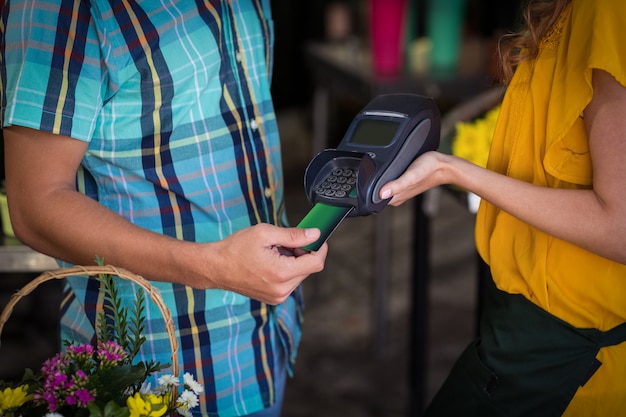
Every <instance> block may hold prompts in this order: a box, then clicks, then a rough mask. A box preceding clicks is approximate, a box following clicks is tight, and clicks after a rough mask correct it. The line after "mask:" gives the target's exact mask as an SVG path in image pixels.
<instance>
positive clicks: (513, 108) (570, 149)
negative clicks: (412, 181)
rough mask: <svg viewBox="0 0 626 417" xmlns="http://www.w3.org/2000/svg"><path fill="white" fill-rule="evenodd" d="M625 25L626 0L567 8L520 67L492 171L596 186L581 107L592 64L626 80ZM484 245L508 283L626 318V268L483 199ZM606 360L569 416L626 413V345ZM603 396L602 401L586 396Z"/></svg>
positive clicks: (576, 321)
mask: <svg viewBox="0 0 626 417" xmlns="http://www.w3.org/2000/svg"><path fill="white" fill-rule="evenodd" d="M624 31H626V2H625V1H624V0H574V1H573V2H572V4H570V5H569V6H568V8H567V9H566V10H565V12H564V14H563V16H562V17H561V19H560V21H559V22H558V24H557V25H555V27H554V28H553V29H552V30H551V31H550V33H549V34H548V35H547V36H546V37H545V39H544V40H543V41H542V43H541V45H540V52H539V56H538V58H537V59H536V60H535V62H533V63H524V64H522V65H520V66H519V67H518V69H517V71H516V74H515V76H514V78H513V80H512V82H511V83H510V85H509V87H508V88H507V93H506V95H505V98H504V101H503V103H502V109H501V111H500V117H499V120H498V124H497V126H496V131H495V134H494V138H493V143H492V147H491V151H490V156H489V162H488V168H489V169H491V170H494V171H497V172H500V173H503V174H506V175H508V176H511V177H514V178H518V179H521V180H524V181H527V182H529V183H533V184H536V185H540V186H546V187H553V188H590V187H591V186H592V183H593V173H592V165H591V157H590V154H589V147H588V138H587V134H586V131H585V127H584V123H583V119H582V113H583V110H584V109H585V107H586V106H587V104H588V103H589V102H590V100H591V98H592V95H593V90H592V84H591V73H592V69H593V68H598V69H603V70H605V71H607V72H608V73H610V74H612V75H613V76H614V77H615V78H616V79H617V80H618V82H620V83H621V84H622V85H626V36H625V34H624V33H625V32H624ZM624 140H626V138H624ZM625 180H626V179H625ZM476 244H477V247H478V250H479V252H480V254H481V256H482V257H483V259H484V260H485V261H486V262H487V263H488V264H489V265H490V267H491V271H492V274H493V277H494V280H495V282H496V284H497V286H498V287H499V288H500V289H502V290H504V291H507V292H509V293H519V294H523V295H524V296H526V297H527V298H528V299H529V300H531V301H532V302H534V303H535V304H537V305H539V306H540V307H542V308H543V309H545V310H547V311H549V312H550V313H552V314H554V315H555V316H557V317H560V318H561V319H563V320H565V321H567V322H569V323H571V324H572V325H574V326H576V327H581V328H589V327H592V328H597V329H600V330H604V331H605V330H608V329H611V328H613V327H614V326H616V325H618V324H620V323H622V322H624V321H626V265H622V264H618V263H616V262H613V261H610V260H608V259H606V258H603V257H600V256H598V255H595V254H593V253H591V252H589V251H586V250H584V249H582V248H580V247H578V246H575V245H573V244H570V243H567V242H565V241H562V240H560V239H557V238H555V237H553V236H550V235H548V234H546V233H543V232H541V231H539V230H537V229H535V228H533V227H531V226H529V225H528V224H526V223H524V222H522V221H520V220H518V219H516V218H515V217H513V216H511V215H509V214H507V213H505V212H503V211H501V210H499V209H497V208H496V207H494V206H493V205H491V204H489V203H487V202H485V201H483V202H482V203H481V207H480V210H479V212H478V215H477V223H476ZM598 359H599V360H600V361H601V362H602V363H603V366H601V367H600V369H599V370H598V371H597V372H596V374H595V375H594V376H593V378H591V380H590V381H589V382H587V383H586V384H585V386H583V387H582V388H580V389H579V390H578V393H577V394H576V398H574V400H573V401H572V403H571V404H570V407H569V408H568V411H567V413H566V414H565V415H568V416H574V415H576V416H579V415H580V416H591V415H594V416H611V415H612V416H615V415H620V413H624V412H625V411H624V410H626V343H622V344H621V345H618V346H615V347H609V348H604V349H602V351H601V352H600V355H599V356H598ZM598 397H601V398H602V401H587V400H586V399H587V398H598ZM598 403H599V404H598ZM598 407H601V409H599V408H598Z"/></svg>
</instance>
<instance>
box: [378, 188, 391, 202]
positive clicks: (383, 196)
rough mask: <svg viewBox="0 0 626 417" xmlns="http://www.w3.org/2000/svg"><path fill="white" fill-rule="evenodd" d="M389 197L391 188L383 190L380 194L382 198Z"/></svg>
mask: <svg viewBox="0 0 626 417" xmlns="http://www.w3.org/2000/svg"><path fill="white" fill-rule="evenodd" d="M389 197H391V190H389V189H387V190H383V192H382V193H381V195H380V198H382V199H383V200H386V199H387V198H389Z"/></svg>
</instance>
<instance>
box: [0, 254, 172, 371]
mask: <svg viewBox="0 0 626 417" xmlns="http://www.w3.org/2000/svg"><path fill="white" fill-rule="evenodd" d="M99 274H112V275H115V276H118V277H120V278H123V279H127V280H129V281H133V282H135V283H136V284H138V285H139V286H141V287H142V288H143V289H144V290H145V291H146V292H147V293H148V294H149V295H150V298H151V299H152V302H154V304H156V306H157V307H158V308H159V310H160V311H161V315H162V316H163V320H164V321H165V329H166V330H167V335H168V337H169V342H170V347H171V349H172V354H171V361H172V373H173V374H174V375H178V374H179V373H180V371H179V365H178V340H177V339H176V333H175V329H174V321H173V320H172V314H171V312H170V310H169V308H167V306H166V305H165V302H164V301H163V298H162V297H161V295H160V294H159V292H158V290H157V289H156V288H153V287H152V285H150V282H148V280H146V279H145V278H143V277H141V276H139V275H136V274H133V273H132V272H130V271H127V270H125V269H122V268H117V267H114V266H111V265H105V266H74V267H71V268H62V269H56V270H54V271H47V272H44V273H42V274H41V275H39V276H38V277H37V278H35V279H34V280H32V281H30V282H29V283H28V284H26V285H24V286H23V287H22V288H21V289H19V290H18V291H17V292H16V293H15V294H13V295H12V296H11V299H10V300H9V302H8V303H7V305H6V306H5V307H4V309H3V310H2V314H0V335H2V329H3V328H4V324H5V323H6V322H7V321H8V319H9V317H10V316H11V313H12V312H13V307H15V305H16V304H17V302H18V301H19V300H21V299H22V298H23V297H25V296H27V295H28V294H30V293H31V292H32V291H33V290H34V289H35V288H37V287H38V286H39V285H40V284H42V283H44V282H47V281H51V280H53V279H63V278H66V277H69V276H76V275H87V276H95V275H99Z"/></svg>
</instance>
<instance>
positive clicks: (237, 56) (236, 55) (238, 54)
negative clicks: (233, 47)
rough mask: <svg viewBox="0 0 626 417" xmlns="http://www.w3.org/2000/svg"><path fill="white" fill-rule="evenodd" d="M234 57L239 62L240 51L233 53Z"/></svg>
mask: <svg viewBox="0 0 626 417" xmlns="http://www.w3.org/2000/svg"><path fill="white" fill-rule="evenodd" d="M235 59H236V60H237V62H241V52H237V53H236V54H235Z"/></svg>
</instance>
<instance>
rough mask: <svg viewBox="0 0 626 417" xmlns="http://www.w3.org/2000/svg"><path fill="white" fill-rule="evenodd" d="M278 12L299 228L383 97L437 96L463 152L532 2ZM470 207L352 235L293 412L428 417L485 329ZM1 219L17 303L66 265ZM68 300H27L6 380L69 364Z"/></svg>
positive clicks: (463, 0) (278, 82)
mask: <svg viewBox="0 0 626 417" xmlns="http://www.w3.org/2000/svg"><path fill="white" fill-rule="evenodd" d="M272 5H273V19H274V25H275V34H276V37H275V59H274V78H273V84H272V88H273V94H274V100H275V106H276V114H277V119H278V123H279V129H280V132H281V136H282V143H283V152H284V154H283V155H284V160H283V163H284V169H285V187H286V205H287V211H288V215H289V219H290V222H291V223H292V224H297V223H298V222H299V221H300V220H301V219H302V217H304V215H305V214H306V213H307V211H308V210H309V208H310V205H309V203H308V201H307V199H306V197H305V194H304V189H303V175H304V169H305V167H306V165H307V163H308V162H309V160H310V159H311V158H312V157H313V156H314V155H315V154H316V153H317V152H318V151H320V150H322V149H324V148H325V147H334V146H335V145H336V144H337V143H338V142H339V141H340V140H341V138H342V137H343V134H344V132H345V130H346V128H347V126H348V124H349V123H350V121H351V120H352V118H353V117H354V115H355V114H356V113H357V112H358V111H359V110H360V109H361V108H362V107H363V106H364V105H365V104H366V103H367V102H368V101H369V100H370V99H371V98H373V97H374V96H376V95H378V94H383V93H390V92H408V93H415V94H421V95H427V96H430V97H433V98H434V99H435V100H436V102H437V104H438V105H439V107H440V110H441V112H442V117H443V124H442V130H443V136H444V137H443V142H442V150H449V149H450V143H449V142H450V141H451V140H453V138H454V125H455V123H456V122H457V121H459V120H469V119H471V118H473V117H477V116H480V115H481V114H482V113H483V112H484V111H485V110H487V109H488V108H489V107H491V106H493V105H495V104H496V102H497V95H495V96H494V93H493V92H494V90H499V86H498V83H497V76H498V70H497V57H496V54H497V49H496V45H497V39H498V38H499V37H500V36H501V35H502V34H503V33H506V32H509V31H511V30H513V29H514V28H515V27H516V25H517V19H518V15H519V9H520V7H521V5H522V1H521V0H510V1H498V0H318V1H314V2H298V1H290V0H272ZM496 92H497V91H496ZM494 97H495V99H494ZM0 139H1V137H0ZM3 160H4V158H2V161H3ZM1 168H2V173H3V172H4V169H3V166H2V167H1ZM2 175H4V174H2ZM3 178H4V177H3ZM1 197H2V193H1V192H0V203H2V199H1ZM468 198H469V196H468V195H467V194H466V193H464V192H463V191H462V190H454V189H448V188H442V189H435V190H432V191H429V192H428V193H426V194H425V195H423V196H420V197H419V198H416V199H415V201H411V202H408V203H406V204H404V205H403V206H401V207H389V208H387V209H385V210H384V211H383V212H382V213H380V214H378V215H375V216H368V217H360V218H349V219H347V220H345V221H344V222H343V223H342V224H341V225H340V226H339V228H338V229H337V230H336V231H335V233H334V234H333V235H332V237H331V239H330V241H329V244H330V253H329V256H328V260H327V263H326V268H325V270H324V271H323V272H321V273H319V274H317V275H315V276H312V277H310V278H309V279H308V280H307V281H305V283H304V287H305V294H306V313H305V324H304V332H303V340H302V344H301V347H300V351H299V359H298V362H297V364H296V369H295V375H294V378H292V379H290V380H289V382H288V385H287V391H286V395H285V405H284V413H283V415H284V416H286V417H309V416H310V417H313V416H318V415H324V416H325V417H335V416H336V417H339V416H341V417H370V416H372V417H374V416H390V417H392V416H393V417H395V416H419V415H420V414H421V411H422V410H423V407H424V406H425V405H426V404H427V403H428V401H429V400H430V398H432V396H433V395H434V393H435V392H436V390H437V389H438V387H439V386H440V385H441V383H442V382H443V379H444V378H445V376H446V374H447V372H448V371H449V369H450V367H451V366H452V364H453V363H454V360H455V359H456V357H457V356H458V355H459V354H460V353H461V351H462V350H463V349H464V348H465V346H466V344H467V343H468V342H469V341H470V340H471V339H472V337H473V336H474V333H475V328H476V326H475V323H476V317H477V312H478V310H479V308H480V296H479V294H480V282H481V280H482V279H484V277H485V270H484V265H482V263H481V262H479V260H478V257H477V255H476V252H475V248H474V242H473V226H474V211H473V209H472V205H470V204H468ZM0 214H1V213H0ZM1 221H2V223H3V230H4V236H3V239H2V241H3V245H2V246H0V274H1V275H2V276H1V277H0V307H3V306H4V305H5V304H6V303H7V301H8V299H9V297H10V295H11V294H12V293H13V292H14V291H15V290H16V289H18V288H20V287H21V286H23V285H24V284H26V283H27V282H28V281H30V280H31V279H33V278H34V277H36V276H37V275H38V274H39V273H40V272H42V271H45V270H47V269H53V268H55V267H56V266H55V264H54V262H53V261H52V260H51V259H49V258H47V257H45V256H43V255H40V254H36V253H33V252H32V251H30V250H29V249H28V248H25V247H23V246H21V245H20V243H19V242H18V241H16V240H15V238H12V237H10V236H7V234H10V232H7V231H6V225H7V221H6V215H3V216H2V218H1ZM59 298H60V282H51V283H47V284H46V286H45V287H43V288H42V289H41V290H38V291H36V292H35V293H33V294H32V295H30V296H28V297H26V298H24V299H23V300H22V301H21V302H20V303H19V304H18V306H17V308H16V310H15V311H14V313H13V315H12V316H11V320H9V322H8V323H7V325H6V326H5V328H4V330H3V333H2V344H1V346H0V379H5V380H10V379H14V378H19V377H21V372H22V370H23V369H24V367H35V368H38V367H39V365H40V364H41V362H42V361H43V360H44V359H45V358H47V357H49V356H51V355H52V354H54V353H55V352H56V349H57V342H56V318H57V316H58V313H57V305H58V302H59Z"/></svg>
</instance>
